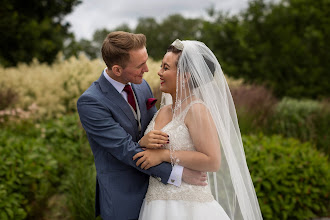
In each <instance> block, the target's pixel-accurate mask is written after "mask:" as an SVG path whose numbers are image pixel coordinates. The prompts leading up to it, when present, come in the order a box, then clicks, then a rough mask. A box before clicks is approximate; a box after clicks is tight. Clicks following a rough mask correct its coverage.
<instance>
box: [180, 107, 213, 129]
mask: <svg viewBox="0 0 330 220" xmlns="http://www.w3.org/2000/svg"><path fill="white" fill-rule="evenodd" d="M209 117H210V112H209V109H208V108H207V107H206V105H205V104H204V103H200V102H198V103H194V104H193V105H192V106H191V107H190V109H189V110H188V112H187V115H186V118H185V124H186V125H187V126H188V125H190V124H192V123H197V122H198V121H206V120H207V119H209Z"/></svg>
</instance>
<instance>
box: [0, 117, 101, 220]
mask: <svg viewBox="0 0 330 220" xmlns="http://www.w3.org/2000/svg"><path fill="white" fill-rule="evenodd" d="M82 164H84V165H85V164H88V165H90V164H93V156H92V153H91V150H90V148H89V145H88V141H87V138H86V135H85V132H84V131H83V129H81V127H80V122H79V119H78V115H77V114H73V115H67V116H65V117H61V118H59V119H56V120H49V121H45V122H42V123H40V124H33V123H29V122H28V121H25V122H22V123H17V124H14V123H12V124H8V125H6V127H5V126H3V127H1V130H0V218H1V219H15V220H16V219H25V218H26V217H28V218H31V219H36V218H38V217H40V216H42V214H43V211H44V209H45V207H46V205H47V200H48V199H49V198H50V196H52V195H53V194H55V193H58V194H63V193H66V191H65V190H66V189H65V187H64V185H65V184H66V183H67V181H69V180H68V178H67V177H68V175H69V173H71V172H74V170H75V169H77V167H79V166H80V165H82ZM94 181H95V179H94Z"/></svg>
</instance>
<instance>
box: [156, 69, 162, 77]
mask: <svg viewBox="0 0 330 220" xmlns="http://www.w3.org/2000/svg"><path fill="white" fill-rule="evenodd" d="M157 74H158V76H159V77H162V75H163V71H162V68H161V69H160V70H159V71H158V73H157Z"/></svg>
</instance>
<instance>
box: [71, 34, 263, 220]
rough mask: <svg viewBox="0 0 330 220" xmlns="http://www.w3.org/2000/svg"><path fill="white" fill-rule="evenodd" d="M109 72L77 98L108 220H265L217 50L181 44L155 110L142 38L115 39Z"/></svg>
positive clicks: (168, 57)
mask: <svg viewBox="0 0 330 220" xmlns="http://www.w3.org/2000/svg"><path fill="white" fill-rule="evenodd" d="M102 57H103V60H104V62H105V63H106V66H107V68H105V69H104V71H103V72H102V74H101V76H100V78H99V79H98V80H97V81H95V82H94V83H93V84H92V85H91V86H90V87H89V88H88V89H87V90H86V91H85V92H84V93H83V94H82V95H81V97H80V98H79V99H78V102H77V108H78V113H79V116H80V120H81V123H82V125H83V127H84V129H85V131H86V134H87V137H88V140H89V143H90V146H91V149H92V151H93V155H94V161H95V167H96V171H97V177H96V198H95V199H96V200H95V205H96V207H95V208H96V216H98V215H101V217H102V219H103V220H109V219H111V220H113V219H115V220H123V219H143V220H151V219H152V220H155V219H157V220H161V219H171V220H191V219H209V220H216V219H223V220H234V219H235V220H240V219H242V220H258V219H262V216H261V213H260V208H259V204H258V200H257V197H256V194H255V190H254V187H253V184H252V181H251V177H250V173H249V171H248V168H247V165H246V160H245V154H244V150H243V145H242V140H241V135H240V131H239V127H238V123H237V117H236V111H235V107H234V104H233V100H232V97H231V94H230V91H229V88H228V85H227V82H226V79H225V76H224V74H223V72H222V70H221V67H220V64H219V62H218V61H217V59H216V57H215V56H214V54H213V53H212V51H211V50H210V49H209V48H208V47H207V46H206V45H205V44H203V43H202V42H198V41H180V40H175V41H174V42H173V43H172V44H171V45H170V46H169V48H168V50H167V52H166V54H165V56H164V58H163V60H162V64H161V67H160V70H159V72H158V76H159V77H160V80H161V83H160V90H161V91H162V99H161V106H160V109H159V110H158V111H157V110H156V107H155V106H154V98H153V95H152V91H151V89H150V87H149V85H148V84H147V82H146V81H145V80H143V73H144V72H148V66H147V64H146V62H147V59H148V53H147V50H146V38H145V36H144V35H143V34H132V33H127V32H122V31H117V32H111V33H110V34H109V35H108V36H107V37H106V39H105V40H104V42H103V46H102Z"/></svg>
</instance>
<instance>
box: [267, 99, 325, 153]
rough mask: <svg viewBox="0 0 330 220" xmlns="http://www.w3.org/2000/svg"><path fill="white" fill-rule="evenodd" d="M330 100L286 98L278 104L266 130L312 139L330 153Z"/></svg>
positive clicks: (320, 147)
mask: <svg viewBox="0 0 330 220" xmlns="http://www.w3.org/2000/svg"><path fill="white" fill-rule="evenodd" d="M329 125H330V105H329V102H327V101H324V102H323V103H322V102H318V101H314V100H297V99H291V98H284V99H282V100H281V102H279V103H278V104H277V106H276V107H275V109H274V113H273V115H272V116H271V117H270V118H269V120H268V124H267V126H265V128H264V130H265V132H267V133H268V134H276V133H277V134H282V135H284V136H286V137H294V138H297V139H299V140H302V141H310V142H313V143H315V144H316V146H317V148H318V149H320V150H322V151H323V152H325V153H327V154H329V153H330V151H329V146H330V136H329Z"/></svg>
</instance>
